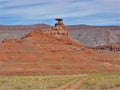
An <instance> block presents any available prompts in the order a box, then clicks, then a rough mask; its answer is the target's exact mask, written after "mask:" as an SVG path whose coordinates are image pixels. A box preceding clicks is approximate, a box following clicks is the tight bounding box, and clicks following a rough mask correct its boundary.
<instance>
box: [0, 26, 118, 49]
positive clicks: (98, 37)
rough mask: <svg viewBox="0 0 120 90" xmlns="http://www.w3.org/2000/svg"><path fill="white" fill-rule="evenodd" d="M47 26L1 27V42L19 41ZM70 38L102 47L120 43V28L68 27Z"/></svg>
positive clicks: (86, 44)
mask: <svg viewBox="0 0 120 90" xmlns="http://www.w3.org/2000/svg"><path fill="white" fill-rule="evenodd" d="M49 27H50V26H49V25H46V24H36V25H28V26H25V25H19V26H5V25H1V26H0V42H1V41H2V40H4V39H6V38H12V39H13V38H17V39H19V38H20V37H22V36H23V35H24V34H28V33H29V32H31V31H32V30H33V29H34V28H41V30H42V31H45V30H46V29H47V28H49ZM67 27H68V32H69V37H70V38H72V39H73V40H75V41H77V42H78V43H80V44H82V45H84V46H92V47H93V46H100V45H109V44H116V43H120V26H88V25H71V26H67Z"/></svg>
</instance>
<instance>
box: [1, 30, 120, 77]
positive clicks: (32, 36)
mask: <svg viewBox="0 0 120 90" xmlns="http://www.w3.org/2000/svg"><path fill="white" fill-rule="evenodd" d="M0 68H1V69H0V75H41V74H42V75H43V74H78V73H86V72H99V71H120V55H119V54H117V53H112V52H109V53H105V54H104V52H96V51H93V50H91V49H86V48H84V47H83V46H82V45H80V44H78V43H76V42H75V41H73V40H71V39H69V38H68V37H67V36H59V37H55V36H51V35H48V34H45V33H43V32H41V31H40V30H38V29H35V30H33V31H32V32H30V33H28V34H26V35H24V36H23V37H21V38H20V39H6V40H4V41H2V43H1V44H0Z"/></svg>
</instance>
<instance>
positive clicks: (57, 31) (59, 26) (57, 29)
mask: <svg viewBox="0 0 120 90" xmlns="http://www.w3.org/2000/svg"><path fill="white" fill-rule="evenodd" d="M55 20H56V21H57V23H55V25H54V26H52V27H50V28H48V29H47V30H46V31H45V33H47V34H50V35H54V36H58V35H59V36H68V31H67V30H68V29H67V27H66V26H65V25H64V23H63V22H62V20H63V19H62V18H56V19H55Z"/></svg>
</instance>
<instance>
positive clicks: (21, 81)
mask: <svg viewBox="0 0 120 90" xmlns="http://www.w3.org/2000/svg"><path fill="white" fill-rule="evenodd" d="M79 77H80V75H51V76H50V75H47V76H13V77H10V76H7V77H3V76H1V77H0V90H4V89H14V90H17V89H25V90H28V89H29V90H30V89H42V90H44V89H47V90H48V89H53V88H55V87H57V86H60V85H62V84H65V83H66V82H68V81H71V80H73V79H76V78H79Z"/></svg>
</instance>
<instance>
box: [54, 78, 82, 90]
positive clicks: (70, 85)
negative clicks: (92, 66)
mask: <svg viewBox="0 0 120 90" xmlns="http://www.w3.org/2000/svg"><path fill="white" fill-rule="evenodd" d="M81 82H82V79H74V80H72V81H69V82H67V83H66V84H64V85H62V86H59V87H57V88H55V89H54V90H64V89H67V90H75V89H77V88H78V87H79V86H80V84H81Z"/></svg>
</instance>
